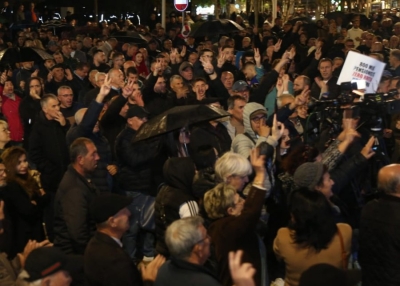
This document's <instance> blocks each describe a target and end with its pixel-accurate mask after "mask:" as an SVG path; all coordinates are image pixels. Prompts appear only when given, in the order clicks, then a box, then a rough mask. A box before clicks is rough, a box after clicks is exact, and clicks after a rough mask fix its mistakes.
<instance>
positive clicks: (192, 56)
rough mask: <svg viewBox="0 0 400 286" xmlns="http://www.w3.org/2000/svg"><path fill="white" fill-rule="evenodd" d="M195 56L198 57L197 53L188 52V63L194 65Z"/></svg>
mask: <svg viewBox="0 0 400 286" xmlns="http://www.w3.org/2000/svg"><path fill="white" fill-rule="evenodd" d="M197 58H198V56H197V54H190V56H189V59H188V61H189V63H191V64H192V65H194V63H195V62H196V61H197Z"/></svg>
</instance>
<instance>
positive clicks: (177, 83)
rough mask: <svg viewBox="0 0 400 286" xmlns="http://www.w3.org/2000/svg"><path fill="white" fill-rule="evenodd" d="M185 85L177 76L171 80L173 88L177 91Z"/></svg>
mask: <svg viewBox="0 0 400 286" xmlns="http://www.w3.org/2000/svg"><path fill="white" fill-rule="evenodd" d="M182 87H183V81H182V80H181V79H179V78H175V79H173V80H172V82H171V88H172V90H174V91H176V90H179V89H181V88H182Z"/></svg>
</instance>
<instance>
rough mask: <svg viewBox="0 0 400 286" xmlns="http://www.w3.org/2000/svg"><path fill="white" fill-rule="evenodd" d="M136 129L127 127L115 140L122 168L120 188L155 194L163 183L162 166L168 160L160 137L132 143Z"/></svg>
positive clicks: (118, 159) (118, 160)
mask: <svg viewBox="0 0 400 286" xmlns="http://www.w3.org/2000/svg"><path fill="white" fill-rule="evenodd" d="M135 136H136V131H135V130H133V129H131V128H129V127H125V129H124V130H122V131H121V133H120V134H119V135H118V137H117V140H116V142H115V152H116V155H117V162H118V165H119V168H120V172H119V181H120V188H121V189H122V190H124V191H136V192H141V193H143V194H146V195H151V196H155V195H156V190H157V188H158V186H159V185H160V184H161V183H162V166H163V164H164V162H165V160H166V158H164V155H162V156H160V154H163V153H165V152H161V150H162V145H163V144H162V141H161V140H160V138H153V139H150V140H145V141H140V142H138V143H135V144H134V143H132V142H133V139H134V138H135Z"/></svg>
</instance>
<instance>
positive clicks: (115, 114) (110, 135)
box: [100, 95, 127, 158]
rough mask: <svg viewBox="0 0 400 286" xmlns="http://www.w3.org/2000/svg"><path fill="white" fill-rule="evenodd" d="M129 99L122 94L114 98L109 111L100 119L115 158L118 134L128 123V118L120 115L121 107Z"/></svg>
mask: <svg viewBox="0 0 400 286" xmlns="http://www.w3.org/2000/svg"><path fill="white" fill-rule="evenodd" d="M126 102H127V99H126V98H125V97H123V96H122V95H120V96H118V97H117V98H116V99H114V100H113V101H112V102H111V104H110V105H109V106H108V108H107V111H106V112H105V113H104V114H103V116H102V117H101V119H100V125H101V127H102V130H103V134H104V136H105V137H106V138H107V140H108V143H109V144H110V148H111V152H112V153H113V158H115V149H114V144H115V140H116V138H117V136H118V134H119V133H120V132H121V131H122V130H123V129H124V127H125V125H126V118H124V117H122V116H121V115H119V113H120V111H121V108H122V107H124V105H125V103H126Z"/></svg>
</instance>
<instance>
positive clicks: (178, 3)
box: [174, 0, 189, 12]
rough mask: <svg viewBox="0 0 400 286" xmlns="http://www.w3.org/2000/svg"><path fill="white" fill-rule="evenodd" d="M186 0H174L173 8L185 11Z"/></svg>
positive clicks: (187, 3)
mask: <svg viewBox="0 0 400 286" xmlns="http://www.w3.org/2000/svg"><path fill="white" fill-rule="evenodd" d="M188 1H189V0H174V6H175V9H176V10H178V11H180V12H183V11H185V10H186V9H187V7H188V5H189V2H188Z"/></svg>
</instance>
